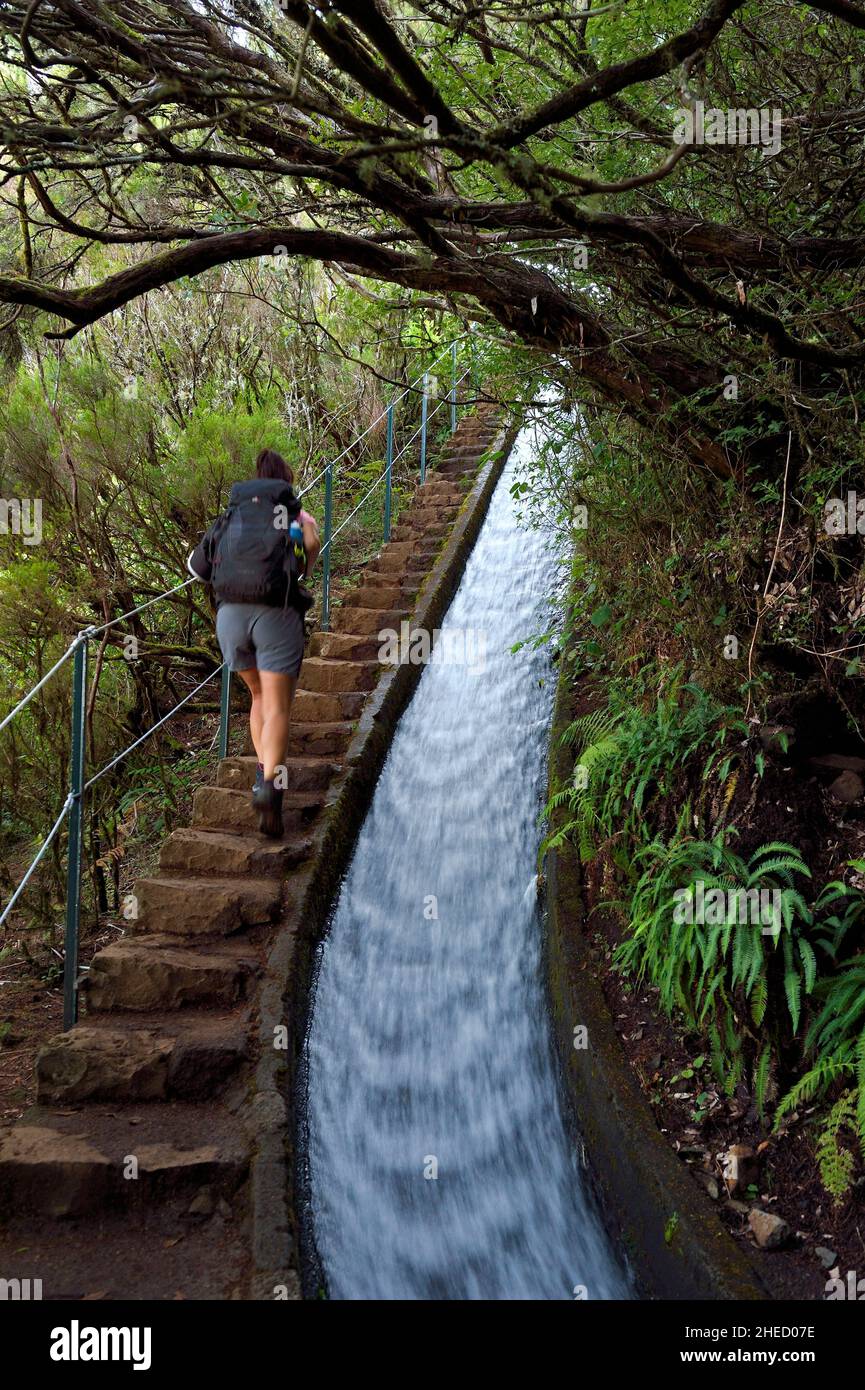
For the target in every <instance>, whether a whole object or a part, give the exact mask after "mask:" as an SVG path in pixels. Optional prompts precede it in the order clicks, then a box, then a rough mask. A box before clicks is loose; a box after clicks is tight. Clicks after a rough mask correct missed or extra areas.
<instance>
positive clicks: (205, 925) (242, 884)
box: [129, 787, 282, 936]
mask: <svg viewBox="0 0 865 1390" xmlns="http://www.w3.org/2000/svg"><path fill="white" fill-rule="evenodd" d="M207 792H211V793H214V794H215V795H216V796H218V797H230V798H232V799H235V800H240V801H242V802H243V803H244V804H245V805H248V804H249V795H248V794H246V795H243V794H241V793H240V792H233V791H227V790H225V789H224V788H218V787H199V789H198V791H197V792H196V793H195V801H196V802H197V801H198V798H199V795H200V794H201V793H207ZM226 809H227V813H230V811H231V809H233V808H232V807H229V808H226ZM244 828H246V827H244ZM134 898H135V902H136V906H137V912H136V915H135V916H134V917H132V918H131V919H130V920H129V929H130V931H135V932H148V933H154V932H164V933H165V934H166V935H167V936H228V935H229V934H230V933H231V932H235V931H239V930H240V929H241V927H253V926H257V925H260V924H261V923H264V922H272V921H274V920H275V918H276V917H277V916H278V915H279V911H280V907H281V903H282V884H281V883H280V881H279V880H278V879H275V878H204V879H201V878H140V879H139V880H138V881H137V883H136V884H135V890H134Z"/></svg>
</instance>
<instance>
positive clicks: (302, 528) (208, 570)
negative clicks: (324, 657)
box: [187, 449, 321, 839]
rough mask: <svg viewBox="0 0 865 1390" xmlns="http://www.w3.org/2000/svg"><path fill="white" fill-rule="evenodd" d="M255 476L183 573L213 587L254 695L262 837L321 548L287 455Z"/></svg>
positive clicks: (269, 820)
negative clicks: (308, 584)
mask: <svg viewBox="0 0 865 1390" xmlns="http://www.w3.org/2000/svg"><path fill="white" fill-rule="evenodd" d="M255 469H256V477H255V478H254V479H252V480H251V481H250V482H248V483H235V484H234V486H233V487H232V489H231V493H230V494H229V498H228V509H227V510H226V511H225V512H223V514H222V515H221V516H220V517H217V519H216V521H214V523H213V525H212V526H211V527H210V528H209V530H208V531H206V532H205V534H204V536H203V537H202V539H201V540H200V541H199V543H198V545H197V546H196V547H195V549H194V550H193V552H192V554H191V555H190V557H189V559H188V561H187V568H188V569H189V572H190V574H191V575H192V576H193V577H194V578H195V579H200V580H202V581H203V582H204V583H206V584H210V586H211V589H212V591H213V597H214V600H215V602H216V610H217V611H216V636H217V638H218V640H219V645H220V647H221V649H222V655H223V658H224V659H225V662H226V664H227V666H228V668H229V670H231V671H236V672H237V674H238V675H239V676H240V678H241V680H242V681H243V683H244V685H245V686H246V687H247V689H248V690H249V693H250V696H251V697H252V707H251V709H250V712H249V731H250V734H251V736H252V742H253V746H254V748H255V753H256V757H257V759H258V769H257V771H256V775H255V785H254V787H253V789H252V804H253V806H254V807H255V811H256V814H257V817H258V828H259V830H260V831H261V832H262V833H263V834H264V835H268V836H270V837H271V838H272V839H279V837H280V836H281V835H282V833H283V825H282V794H283V787H282V786H277V785H276V781H277V780H279V778H278V771H279V769H280V768H282V767H283V765H284V762H285V756H286V751H287V748H288V726H289V719H290V716H291V704H292V701H293V699H294V692H295V689H296V687H297V678H298V675H299V673H300V663H301V661H302V660H303V642H304V627H303V615H304V613H305V612H306V611H307V609H308V608H309V606H310V604H311V603H312V595H311V594H310V593H309V592H308V590H307V589H306V587H305V585H304V583H303V581H304V579H305V578H306V577H307V576H308V575H309V574H310V572H311V570H312V567H313V565H314V564H315V561H316V560H317V558H318V555H319V552H320V551H321V541H320V539H319V534H318V527H317V525H316V522H315V520H314V518H313V517H311V516H310V515H309V513H308V512H305V511H304V510H303V508H302V507H301V505H300V502H299V501H298V499H297V497H296V496H295V494H294V491H293V489H292V483H293V482H294V475H293V473H292V471H291V469H290V468H289V466H288V464H287V463H286V461H285V459H284V458H283V457H282V455H281V454H278V453H276V452H275V450H273V449H262V451H261V453H260V454H259V456H258V458H257V459H256V465H255Z"/></svg>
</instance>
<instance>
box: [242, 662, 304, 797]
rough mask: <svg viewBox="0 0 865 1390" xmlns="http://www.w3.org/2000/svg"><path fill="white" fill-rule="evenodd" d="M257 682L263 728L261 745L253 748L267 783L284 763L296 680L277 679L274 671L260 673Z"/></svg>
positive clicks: (290, 677)
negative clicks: (259, 692)
mask: <svg viewBox="0 0 865 1390" xmlns="http://www.w3.org/2000/svg"><path fill="white" fill-rule="evenodd" d="M242 674H243V672H241V675H242ZM258 678H259V681H260V683H261V707H262V724H261V734H260V744H258V745H256V746H257V747H258V750H259V751H258V759H259V762H261V763H263V764H264V780H265V782H270V781H272V780H273V777H274V774H275V773H276V769H277V768H278V767H281V766H282V765H283V764H284V763H285V753H286V749H287V748H288V727H289V724H290V722H291V703H292V700H293V699H294V692H295V690H296V688H297V677H296V676H283V675H279V674H278V673H277V672H276V671H259V672H258Z"/></svg>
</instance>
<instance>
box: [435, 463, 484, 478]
mask: <svg viewBox="0 0 865 1390" xmlns="http://www.w3.org/2000/svg"><path fill="white" fill-rule="evenodd" d="M477 471H478V470H477V465H476V464H474V463H470V464H464V463H447V464H442V472H443V473H447V475H448V477H449V478H467V479H469V481H470V480H471V479H472V478H474V477H475V475H476V473H477Z"/></svg>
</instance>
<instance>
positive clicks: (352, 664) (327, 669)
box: [300, 594, 399, 693]
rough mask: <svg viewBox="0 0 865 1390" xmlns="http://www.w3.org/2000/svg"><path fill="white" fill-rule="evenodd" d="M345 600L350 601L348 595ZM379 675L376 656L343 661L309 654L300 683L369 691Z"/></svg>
mask: <svg viewBox="0 0 865 1390" xmlns="http://www.w3.org/2000/svg"><path fill="white" fill-rule="evenodd" d="M396 597H399V595H398V594H397V595H396ZM343 602H344V603H346V602H348V596H346V598H344V599H343ZM378 677H379V669H378V662H377V661H376V660H375V659H374V658H373V659H371V660H369V661H342V660H334V658H332V657H331V658H330V659H325V658H323V657H318V656H308V657H306V659H305V660H304V663H303V666H302V667H301V672H300V684H301V686H302V687H303V689H304V690H315V691H319V692H321V693H324V692H325V691H327V692H337V691H341V692H348V691H358V690H363V691H367V690H372V688H373V686H374V685H375V683H376V681H377V680H378Z"/></svg>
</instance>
